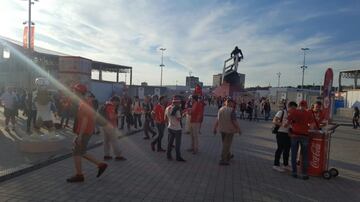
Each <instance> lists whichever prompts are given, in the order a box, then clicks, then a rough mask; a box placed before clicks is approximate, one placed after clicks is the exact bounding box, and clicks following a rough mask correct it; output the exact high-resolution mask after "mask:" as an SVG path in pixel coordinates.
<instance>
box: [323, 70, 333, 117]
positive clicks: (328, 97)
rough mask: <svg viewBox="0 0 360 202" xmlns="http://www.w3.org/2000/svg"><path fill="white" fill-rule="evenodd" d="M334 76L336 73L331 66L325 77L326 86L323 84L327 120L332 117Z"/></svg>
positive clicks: (324, 110) (324, 111)
mask: <svg viewBox="0 0 360 202" xmlns="http://www.w3.org/2000/svg"><path fill="white" fill-rule="evenodd" d="M333 77H334V73H333V71H332V69H331V68H328V69H327V70H326V72H325V78H324V86H323V92H322V97H323V105H324V109H323V113H324V118H325V120H329V119H330V118H331V103H332V102H331V90H332V85H333Z"/></svg>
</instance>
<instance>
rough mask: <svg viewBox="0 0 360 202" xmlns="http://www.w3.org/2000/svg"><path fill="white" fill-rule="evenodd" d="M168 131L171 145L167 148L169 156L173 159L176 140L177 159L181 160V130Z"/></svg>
mask: <svg viewBox="0 0 360 202" xmlns="http://www.w3.org/2000/svg"><path fill="white" fill-rule="evenodd" d="M168 130H169V143H168V148H167V156H168V157H171V150H172V145H173V144H174V140H175V151H176V159H179V158H181V153H180V147H181V130H172V129H170V128H169V129H168Z"/></svg>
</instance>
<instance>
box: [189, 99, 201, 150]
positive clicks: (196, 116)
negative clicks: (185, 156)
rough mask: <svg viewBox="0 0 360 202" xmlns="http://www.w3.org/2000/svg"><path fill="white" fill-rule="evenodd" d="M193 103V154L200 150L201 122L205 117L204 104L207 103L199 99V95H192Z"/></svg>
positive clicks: (191, 132) (191, 124) (191, 125)
mask: <svg viewBox="0 0 360 202" xmlns="http://www.w3.org/2000/svg"><path fill="white" fill-rule="evenodd" d="M192 100H193V103H192V108H191V112H190V113H191V118H190V135H191V149H189V151H191V152H192V153H193V154H197V152H198V151H199V131H200V125H201V122H202V121H203V119H204V110H203V108H204V105H205V103H204V102H203V101H202V100H200V99H199V97H198V96H197V95H193V97H192Z"/></svg>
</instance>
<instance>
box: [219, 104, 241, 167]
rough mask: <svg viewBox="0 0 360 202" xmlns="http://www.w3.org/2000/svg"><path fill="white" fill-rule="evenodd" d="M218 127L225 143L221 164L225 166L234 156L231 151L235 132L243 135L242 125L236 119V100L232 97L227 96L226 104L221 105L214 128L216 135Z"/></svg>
mask: <svg viewBox="0 0 360 202" xmlns="http://www.w3.org/2000/svg"><path fill="white" fill-rule="evenodd" d="M218 129H219V132H220V133H221V140H222V144H223V147H222V152H221V160H220V162H219V164H220V165H224V166H226V165H230V163H229V162H230V159H232V158H233V157H234V155H232V154H231V152H230V150H231V145H232V141H233V137H234V134H235V133H239V135H241V130H240V126H239V123H238V122H237V120H236V113H235V102H234V100H232V99H231V98H227V100H226V101H225V106H223V107H221V108H220V110H219V111H218V115H217V119H216V122H215V125H214V130H213V131H214V135H216V133H217V130H218Z"/></svg>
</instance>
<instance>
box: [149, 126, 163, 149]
mask: <svg viewBox="0 0 360 202" xmlns="http://www.w3.org/2000/svg"><path fill="white" fill-rule="evenodd" d="M156 127H157V130H158V136H157V137H156V138H155V140H154V141H152V144H154V145H156V144H157V149H158V150H160V149H162V147H161V142H162V138H163V137H164V132H165V123H156Z"/></svg>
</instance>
